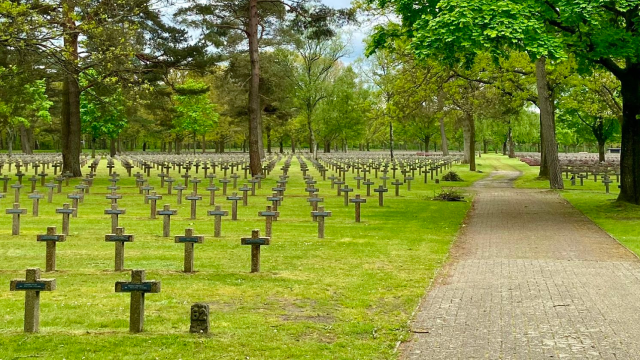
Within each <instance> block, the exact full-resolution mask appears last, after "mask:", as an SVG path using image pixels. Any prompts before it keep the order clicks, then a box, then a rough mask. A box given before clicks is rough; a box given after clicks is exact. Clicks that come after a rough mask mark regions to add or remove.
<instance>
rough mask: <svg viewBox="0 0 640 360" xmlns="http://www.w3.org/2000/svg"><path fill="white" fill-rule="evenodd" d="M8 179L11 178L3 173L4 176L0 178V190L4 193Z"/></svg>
mask: <svg viewBox="0 0 640 360" xmlns="http://www.w3.org/2000/svg"><path fill="white" fill-rule="evenodd" d="M9 180H11V178H10V177H8V176H7V175H5V176H3V177H1V178H0V181H2V192H4V193H6V192H7V184H8V182H9Z"/></svg>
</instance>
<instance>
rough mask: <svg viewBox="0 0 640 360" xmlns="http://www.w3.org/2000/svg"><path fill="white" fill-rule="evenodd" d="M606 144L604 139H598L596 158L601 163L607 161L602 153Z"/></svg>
mask: <svg viewBox="0 0 640 360" xmlns="http://www.w3.org/2000/svg"><path fill="white" fill-rule="evenodd" d="M606 144H607V142H606V141H605V140H598V160H599V161H600V162H601V163H603V162H605V161H607V159H606V156H605V153H604V149H605V146H606Z"/></svg>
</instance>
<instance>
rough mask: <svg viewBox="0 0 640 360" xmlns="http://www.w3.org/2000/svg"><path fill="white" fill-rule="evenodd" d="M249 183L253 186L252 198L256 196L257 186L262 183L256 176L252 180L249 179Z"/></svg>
mask: <svg viewBox="0 0 640 360" xmlns="http://www.w3.org/2000/svg"><path fill="white" fill-rule="evenodd" d="M247 182H248V183H249V184H251V196H256V184H257V183H259V182H260V179H258V178H257V177H255V176H254V177H253V178H252V179H249V180H248V181H247Z"/></svg>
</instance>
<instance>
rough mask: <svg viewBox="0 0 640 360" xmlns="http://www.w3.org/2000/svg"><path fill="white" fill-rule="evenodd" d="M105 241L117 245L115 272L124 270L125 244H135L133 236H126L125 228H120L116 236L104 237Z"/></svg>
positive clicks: (117, 229) (108, 235)
mask: <svg viewBox="0 0 640 360" xmlns="http://www.w3.org/2000/svg"><path fill="white" fill-rule="evenodd" d="M104 241H106V242H113V243H115V244H116V257H115V271H123V270H124V244H125V243H128V242H133V235H130V234H125V233H124V228H122V227H118V228H116V231H115V233H114V234H107V235H105V236H104Z"/></svg>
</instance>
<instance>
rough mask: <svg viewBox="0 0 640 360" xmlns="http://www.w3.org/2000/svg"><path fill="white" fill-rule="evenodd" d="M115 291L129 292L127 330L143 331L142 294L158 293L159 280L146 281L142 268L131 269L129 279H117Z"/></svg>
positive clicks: (133, 331)
mask: <svg viewBox="0 0 640 360" xmlns="http://www.w3.org/2000/svg"><path fill="white" fill-rule="evenodd" d="M116 292H128V293H131V304H130V308H129V331H131V332H132V333H140V332H142V331H144V295H145V294H146V293H152V294H153V293H159V292H160V281H155V280H149V281H146V280H145V271H144V270H131V281H129V282H128V281H117V282H116Z"/></svg>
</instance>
